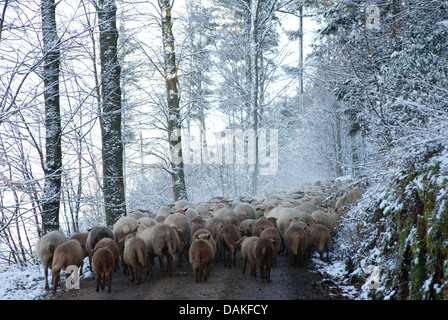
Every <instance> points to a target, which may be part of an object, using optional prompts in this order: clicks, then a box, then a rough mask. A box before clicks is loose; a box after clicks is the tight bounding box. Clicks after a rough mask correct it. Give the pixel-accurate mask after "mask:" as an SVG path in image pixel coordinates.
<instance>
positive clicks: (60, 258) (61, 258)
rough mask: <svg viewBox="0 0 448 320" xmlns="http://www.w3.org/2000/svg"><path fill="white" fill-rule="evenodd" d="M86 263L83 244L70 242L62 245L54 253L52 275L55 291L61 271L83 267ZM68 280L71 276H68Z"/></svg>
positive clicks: (76, 241)
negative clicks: (71, 267)
mask: <svg viewBox="0 0 448 320" xmlns="http://www.w3.org/2000/svg"><path fill="white" fill-rule="evenodd" d="M83 261H84V254H83V252H82V248H81V243H80V242H79V241H78V240H75V239H73V240H68V241H66V242H64V243H61V244H60V245H59V246H58V247H57V248H56V250H55V251H54V256H53V264H52V267H51V274H52V276H53V279H52V282H53V291H54V292H56V288H57V286H58V283H59V278H60V273H61V270H65V269H66V268H67V267H68V266H70V265H75V266H77V267H81V268H82V265H83ZM66 276H67V278H68V277H69V275H66Z"/></svg>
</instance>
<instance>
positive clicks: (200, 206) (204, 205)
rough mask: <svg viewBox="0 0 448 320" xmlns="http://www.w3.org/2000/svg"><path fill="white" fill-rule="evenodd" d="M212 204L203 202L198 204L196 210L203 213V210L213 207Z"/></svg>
mask: <svg viewBox="0 0 448 320" xmlns="http://www.w3.org/2000/svg"><path fill="white" fill-rule="evenodd" d="M211 207H212V205H211V204H210V203H207V202H202V203H200V204H198V205H197V206H196V211H197V212H199V213H201V212H203V211H209V210H210V209H211Z"/></svg>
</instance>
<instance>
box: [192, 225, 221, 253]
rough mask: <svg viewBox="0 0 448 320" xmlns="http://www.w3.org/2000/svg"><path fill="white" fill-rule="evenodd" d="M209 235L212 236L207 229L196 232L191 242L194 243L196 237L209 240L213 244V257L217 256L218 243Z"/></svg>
mask: <svg viewBox="0 0 448 320" xmlns="http://www.w3.org/2000/svg"><path fill="white" fill-rule="evenodd" d="M208 235H211V233H210V231H208V230H207V229H205V228H202V229H199V230H196V232H195V233H194V234H193V237H192V240H191V242H193V241H194V240H195V239H196V237H198V238H201V239H207V241H208V242H210V244H211V246H212V248H213V256H215V255H216V251H217V249H216V241H215V239H213V237H211V236H210V237H208Z"/></svg>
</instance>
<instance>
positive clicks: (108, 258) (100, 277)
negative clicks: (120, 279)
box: [92, 248, 115, 293]
mask: <svg viewBox="0 0 448 320" xmlns="http://www.w3.org/2000/svg"><path fill="white" fill-rule="evenodd" d="M92 264H93V270H95V280H96V291H97V292H98V291H99V288H100V285H101V290H104V289H105V287H106V285H107V287H108V290H107V291H108V292H109V293H110V292H111V290H112V286H111V285H112V273H113V272H114V269H115V257H114V254H113V253H112V252H111V251H110V250H109V249H106V248H99V249H98V250H97V251H95V253H94V255H93V258H92Z"/></svg>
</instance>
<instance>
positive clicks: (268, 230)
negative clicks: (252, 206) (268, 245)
mask: <svg viewBox="0 0 448 320" xmlns="http://www.w3.org/2000/svg"><path fill="white" fill-rule="evenodd" d="M260 238H268V239H271V240H272V241H273V245H274V249H275V254H274V261H273V263H274V264H273V265H274V266H277V256H278V254H279V253H280V247H281V244H282V238H281V236H280V232H278V229H277V228H276V227H263V231H262V232H261V234H260Z"/></svg>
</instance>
